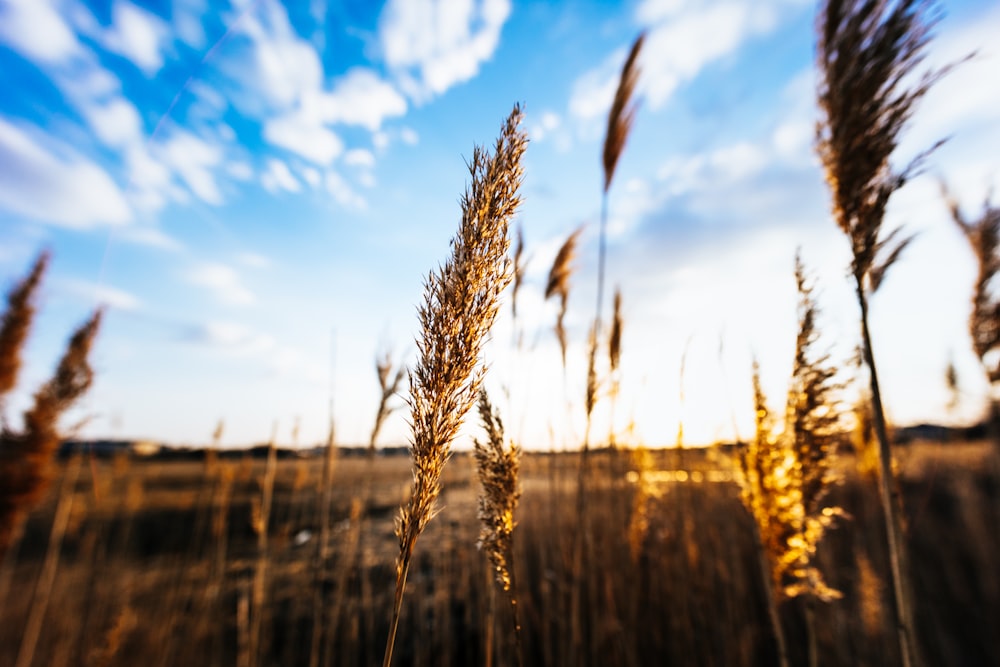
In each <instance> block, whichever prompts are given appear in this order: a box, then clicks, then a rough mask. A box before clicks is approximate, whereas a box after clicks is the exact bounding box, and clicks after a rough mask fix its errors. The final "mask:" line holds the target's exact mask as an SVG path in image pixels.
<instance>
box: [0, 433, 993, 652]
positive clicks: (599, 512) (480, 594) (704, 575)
mask: <svg viewBox="0 0 1000 667" xmlns="http://www.w3.org/2000/svg"><path fill="white" fill-rule="evenodd" d="M987 452H988V446H987V445H985V444H982V443H978V444H977V443H971V444H968V445H965V444H962V443H951V444H929V443H928V444H916V445H911V446H910V447H909V448H908V449H907V450H906V451H905V453H903V454H902V455H901V464H902V465H901V476H900V478H901V482H902V488H903V491H904V494H903V497H904V500H905V510H906V513H907V516H908V517H911V519H910V524H909V531H908V540H907V544H908V547H909V548H910V551H911V556H912V558H911V560H912V564H913V572H914V599H915V601H916V620H917V629H918V633H917V634H918V636H919V637H920V640H921V643H922V648H923V651H924V654H925V655H926V660H927V663H928V664H935V665H962V664H965V665H986V664H992V662H993V661H994V658H995V656H996V655H998V654H1000V653H998V652H1000V638H998V637H997V635H996V633H995V631H994V630H995V628H994V623H995V619H996V618H998V617H1000V616H998V615H1000V581H998V575H997V570H996V567H995V554H996V553H997V549H998V548H1000V540H998V537H997V534H996V530H995V526H996V525H997V522H998V521H1000V516H997V515H996V514H995V510H994V509H993V508H995V507H996V505H995V503H994V502H993V500H995V495H996V494H997V489H998V485H997V482H996V480H995V479H993V478H990V477H988V476H987V475H986V474H985V473H983V472H981V470H982V466H983V464H984V460H985V456H986V454H987ZM622 455H625V454H624V453H623V454H622ZM592 456H593V459H594V466H593V469H594V470H595V471H596V472H595V474H594V477H593V478H592V483H591V487H590V488H591V494H592V498H593V501H592V502H591V503H589V504H588V508H589V515H588V516H587V517H583V518H581V517H577V516H575V515H574V514H573V513H572V512H566V511H564V509H565V508H567V507H572V506H573V503H574V494H575V491H576V488H575V487H576V476H577V465H578V461H577V460H576V458H575V457H574V456H573V455H571V454H564V455H557V456H553V457H550V456H547V455H540V454H531V453H526V454H525V455H524V456H523V458H522V464H521V488H522V496H521V500H520V504H519V505H518V507H517V523H518V525H517V528H516V531H515V536H516V540H515V542H514V552H513V560H514V562H515V563H516V566H517V591H518V606H519V607H520V613H521V625H522V629H521V639H522V644H523V651H524V664H526V665H570V664H573V663H571V662H569V661H568V659H567V657H566V656H568V655H570V654H571V653H573V652H574V648H573V647H572V646H570V645H569V644H570V635H569V632H568V628H567V622H568V621H569V619H570V613H569V600H570V591H571V589H572V587H574V586H584V587H587V588H588V589H591V590H595V591H598V592H599V595H600V599H599V601H598V603H597V604H593V605H589V606H588V607H587V608H586V609H585V610H584V612H585V615H586V617H585V619H584V620H585V622H586V623H587V624H588V626H589V627H591V628H593V633H592V634H591V635H589V636H588V642H589V643H588V646H587V651H586V652H585V654H586V656H587V658H586V660H587V661H588V663H587V664H593V665H647V664H677V665H713V664H714V665H774V664H776V660H775V658H776V649H775V644H774V641H773V638H772V637H773V633H772V628H771V624H770V621H769V617H768V610H767V601H766V596H765V590H764V588H763V586H762V585H761V578H760V575H759V568H758V560H757V554H756V552H755V548H754V542H753V535H752V532H753V525H754V524H753V521H752V520H751V518H750V515H749V514H747V513H746V512H744V511H743V510H742V507H741V501H740V495H739V490H738V488H737V487H736V485H734V484H733V483H732V482H731V481H724V480H725V479H726V477H725V476H721V475H720V476H717V475H716V473H717V472H718V471H720V470H723V469H724V468H722V464H721V463H719V462H718V461H714V460H712V457H711V455H710V454H709V453H707V452H703V451H700V450H686V451H685V452H684V453H683V459H682V460H681V461H680V466H681V469H684V470H687V471H688V472H689V476H688V480H689V481H688V482H687V483H681V482H672V481H667V480H666V479H663V478H662V476H661V478H660V479H655V478H653V481H651V482H649V484H648V491H649V493H648V496H647V499H646V503H647V509H646V512H645V516H646V520H647V521H648V526H647V528H646V529H645V531H644V532H643V534H642V535H641V536H640V537H639V540H638V544H637V550H636V552H635V554H634V557H633V553H632V552H631V551H630V542H629V535H628V533H629V523H630V517H632V516H633V509H632V507H633V505H632V503H633V501H634V499H635V494H636V492H637V485H628V486H623V485H620V484H617V483H616V482H617V480H614V479H611V478H610V476H609V475H607V474H605V473H603V472H601V471H603V470H607V469H610V468H611V466H610V463H611V462H610V461H609V458H610V457H611V456H613V455H612V454H610V453H608V452H605V451H595V452H592ZM648 456H649V457H650V461H649V467H650V469H651V470H654V471H658V470H659V471H662V470H674V469H675V467H674V466H676V465H677V463H678V461H677V460H676V458H675V455H674V454H673V453H672V452H663V451H650V452H648ZM368 465H369V463H368V461H367V460H366V457H364V456H361V455H358V456H351V457H347V456H341V457H340V458H339V459H338V460H337V461H336V463H335V466H334V472H333V483H332V485H331V487H330V488H332V489H333V493H332V494H331V498H330V500H331V507H330V513H329V525H330V532H329V535H328V537H327V544H326V547H327V554H328V558H329V563H328V566H327V567H326V568H324V569H323V570H322V571H321V572H320V573H319V576H318V579H317V572H316V570H315V566H314V564H313V563H312V560H311V554H312V552H313V549H314V548H315V546H316V541H317V540H318V539H319V534H320V527H321V526H320V516H319V514H318V513H317V507H318V505H319V504H320V502H321V497H322V491H321V488H326V487H325V486H324V484H323V483H322V479H323V463H322V460H321V459H318V458H312V459H306V460H302V459H296V458H284V457H282V458H280V459H279V460H278V462H277V469H276V474H275V478H274V487H273V504H272V507H271V520H270V525H269V535H268V545H269V556H268V558H269V564H268V576H267V581H266V587H265V589H264V594H263V601H264V602H263V609H262V626H261V627H262V639H261V643H260V651H261V653H260V657H259V659H258V660H256V661H255V662H254V664H261V665H308V664H312V662H311V660H310V646H311V643H312V637H313V636H314V633H318V634H319V636H320V638H321V639H322V641H321V642H320V646H321V647H322V654H321V655H320V656H318V657H317V664H321V665H371V664H377V663H378V662H379V661H380V660H381V659H382V657H383V651H384V646H385V638H386V635H387V632H388V628H389V619H390V616H391V610H392V603H393V587H394V580H395V568H394V562H393V559H394V555H395V551H396V540H395V537H394V535H393V533H392V518H393V515H394V514H395V512H396V511H397V508H398V507H399V503H400V502H401V501H402V500H403V498H404V497H405V496H406V494H407V492H408V488H409V485H410V483H411V475H410V464H409V461H408V460H407V459H406V458H405V457H378V458H377V459H376V460H375V463H374V470H373V473H374V474H373V475H372V479H373V480H374V482H373V484H372V485H371V488H370V496H369V497H368V498H367V502H366V503H365V508H366V509H365V512H364V513H362V514H359V513H358V512H357V509H356V507H355V505H356V503H355V499H357V498H360V497H362V494H363V493H365V489H364V486H363V482H362V480H363V478H364V476H365V473H366V468H367V466H368ZM841 465H842V466H843V468H844V469H845V470H847V469H850V467H851V465H852V460H851V459H850V457H844V459H843V460H842V461H841ZM71 468H72V462H71V461H64V462H62V463H61V464H60V465H59V467H58V470H57V471H56V474H57V478H56V482H55V484H54V485H53V488H54V489H62V490H63V491H62V493H66V494H72V499H73V502H72V511H71V512H70V514H69V517H68V522H67V529H66V533H65V536H64V538H63V540H62V544H61V555H62V557H61V561H60V565H59V568H58V572H57V574H56V577H55V580H54V584H53V588H52V593H51V602H50V604H49V606H48V611H47V612H46V615H45V618H44V622H43V623H42V630H41V636H40V637H39V641H38V648H37V650H36V655H35V661H34V664H36V665H90V664H93V665H123V666H124V665H136V664H149V665H151V666H152V665H188V664H190V665H196V664H197V665H200V664H212V665H234V664H239V662H238V657H239V656H238V638H239V635H240V632H241V630H240V624H241V623H245V622H247V620H248V619H249V615H245V614H244V615H241V613H240V610H241V608H242V606H243V605H247V606H248V605H249V598H248V596H249V589H250V586H251V583H252V580H253V577H254V568H255V567H256V564H257V554H258V546H257V545H258V537H257V535H256V534H255V532H254V530H253V525H252V523H253V522H252V519H253V506H254V502H255V499H256V498H259V496H260V492H261V488H260V483H261V481H262V480H263V479H264V476H265V468H266V461H265V460H264V459H263V458H256V459H250V458H235V459H234V458H219V459H217V460H216V461H215V463H214V464H212V466H211V467H209V465H207V464H206V463H205V462H204V461H172V462H171V461H144V460H133V459H130V458H128V457H125V456H121V457H118V458H115V459H112V460H107V459H102V460H98V461H96V462H95V465H94V467H93V468H92V469H91V467H90V466H89V465H87V466H84V468H83V472H82V474H81V475H80V477H79V479H78V480H77V481H76V482H75V484H73V485H72V486H71V487H68V488H67V487H66V485H64V484H62V483H61V482H62V478H63V474H64V473H65V472H66V471H67V470H71ZM92 473H93V474H92ZM651 477H653V476H652V475H651ZM720 479H721V480H723V481H715V480H720ZM694 480H698V481H694ZM442 481H443V491H442V495H441V497H440V506H441V508H442V509H441V513H440V514H439V515H438V516H437V517H436V518H435V519H434V521H432V522H431V523H430V524H429V526H428V527H427V531H426V533H425V535H424V536H423V538H422V539H421V546H420V548H419V549H418V550H417V552H416V553H415V555H414V562H413V564H412V566H411V571H410V578H409V583H408V588H407V594H406V598H405V600H404V603H403V612H402V614H401V620H400V627H399V634H398V638H397V641H396V649H395V652H396V657H395V664H400V665H411V664H414V665H415V664H423V665H479V664H486V658H485V645H486V637H487V632H488V630H489V627H490V616H489V611H490V595H491V593H490V590H491V587H492V586H493V581H494V573H495V570H494V566H493V565H492V563H490V562H489V561H487V559H486V558H485V557H484V555H483V554H482V553H481V552H479V551H478V549H477V548H476V542H477V539H478V535H479V531H480V527H479V522H478V521H477V519H476V513H477V497H478V495H479V491H478V483H477V481H476V472H475V462H474V460H473V458H472V457H471V456H469V455H467V454H456V455H455V456H454V457H453V458H452V460H451V461H449V463H448V466H447V467H446V469H445V471H444V474H443V480H442ZM60 496H61V493H58V492H54V493H52V494H51V495H50V496H49V497H48V498H47V500H46V501H44V502H43V504H42V505H41V506H40V507H39V508H38V510H37V511H35V512H33V513H32V515H31V517H30V519H29V521H28V523H27V524H26V530H25V536H24V539H23V540H22V541H21V543H20V546H19V547H18V549H17V553H16V555H15V557H13V558H11V559H10V560H9V563H8V565H7V567H8V568H9V569H7V571H6V572H7V574H6V576H5V577H4V590H2V591H0V594H2V596H3V597H2V600H3V602H2V605H0V608H2V609H3V612H2V619H0V664H11V665H12V664H14V660H15V657H16V655H17V653H18V650H19V648H20V645H21V642H22V637H23V631H24V627H25V621H26V618H27V614H28V609H29V607H30V606H31V604H32V601H33V600H34V598H35V596H36V595H37V592H36V591H37V587H36V581H37V579H38V575H39V573H40V568H41V566H42V562H43V560H44V555H45V553H46V549H47V546H46V545H47V543H48V540H49V533H50V527H51V525H52V521H53V518H54V514H55V512H56V509H57V506H58V505H59V504H60ZM828 502H829V503H831V504H836V505H837V506H840V507H843V508H844V510H845V511H846V512H847V513H848V514H850V515H851V517H852V518H851V519H850V520H849V521H844V522H842V523H841V525H840V526H839V527H838V528H836V529H835V530H832V531H831V532H830V533H829V534H828V535H827V537H826V539H824V541H823V542H822V543H820V545H819V549H818V552H817V554H816V559H815V563H816V565H817V566H818V567H819V568H820V569H821V570H822V571H823V573H824V575H825V576H826V582H827V584H828V585H830V586H831V587H832V588H835V589H837V590H838V591H840V592H841V593H842V595H843V596H842V597H841V598H840V599H836V600H832V601H830V602H828V603H823V604H820V605H817V607H816V612H815V613H816V619H815V628H816V644H817V649H818V653H819V655H820V656H821V658H820V661H819V664H822V665H887V664H895V663H896V661H897V660H896V656H897V655H898V649H897V647H896V644H895V630H894V624H893V621H892V598H891V592H890V591H889V589H888V587H887V584H886V580H887V579H886V577H887V574H888V561H887V554H886V550H885V547H884V544H885V538H884V534H883V532H882V529H881V524H880V514H879V513H880V510H879V504H878V499H877V495H876V490H875V488H874V486H873V485H872V484H871V483H870V482H868V481H866V480H864V479H860V478H857V477H854V476H849V477H848V479H847V481H845V482H844V483H843V484H842V485H838V486H836V487H834V488H833V489H832V490H831V493H830V496H829V497H828ZM580 521H586V522H587V523H588V525H589V526H590V529H591V530H592V531H593V535H594V545H595V549H594V554H593V565H592V567H591V568H589V569H588V570H587V571H586V572H584V573H583V574H582V580H576V579H575V578H574V576H573V572H572V569H571V567H570V566H571V564H572V561H573V555H572V549H573V544H574V540H575V537H574V533H575V531H576V530H577V528H578V524H579V522H580ZM317 593H318V594H319V595H320V596H321V597H322V603H323V605H324V607H325V608H326V609H327V613H326V614H325V615H324V616H317V615H315V614H314V613H313V607H312V598H313V595H314V594H317ZM501 595H502V594H501ZM499 599H500V600H503V598H502V597H500V598H499ZM804 604H805V602H804V600H803V599H796V600H792V601H788V602H786V603H783V604H782V605H781V606H780V607H779V613H780V617H781V619H782V621H783V623H784V624H785V626H786V628H787V630H786V634H787V636H788V639H789V642H788V644H789V645H788V650H789V657H790V660H791V663H792V664H806V653H807V645H806V642H805V634H804V626H803V622H804V621H803V618H804V613H803V609H802V606H803V605H804ZM495 625H496V633H495V635H494V636H495V638H496V639H495V642H494V643H495V651H496V653H497V656H496V659H495V661H494V664H497V665H504V664H514V662H515V661H514V651H515V647H514V630H513V627H514V626H513V619H512V618H511V616H510V613H509V611H508V609H507V605H505V604H497V605H496V618H495Z"/></svg>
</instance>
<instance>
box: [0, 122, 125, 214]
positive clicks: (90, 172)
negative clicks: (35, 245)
mask: <svg viewBox="0 0 1000 667" xmlns="http://www.w3.org/2000/svg"><path fill="white" fill-rule="evenodd" d="M0 207H3V208H6V209H7V210H9V211H11V212H13V213H16V214H20V215H26V216H29V217H32V218H36V219H38V220H41V221H44V222H48V223H52V224H56V225H64V226H67V227H77V228H86V227H93V226H96V225H102V224H112V225H116V224H124V223H127V222H129V221H130V220H131V217H132V213H131V211H130V209H129V206H128V203H127V202H126V201H125V197H124V195H123V194H122V192H121V190H120V189H119V188H118V185H117V184H116V183H115V182H114V181H113V180H112V179H111V177H110V176H108V174H107V173H106V172H105V171H104V170H103V169H101V168H100V167H98V166H97V165H96V164H94V163H92V162H90V161H88V160H87V159H85V158H84V157H82V156H81V155H79V154H77V153H76V152H74V151H72V150H71V149H69V148H66V147H62V150H60V156H59V157H56V156H55V155H53V154H52V153H50V152H48V151H47V150H46V149H44V148H42V147H41V146H40V145H38V144H37V143H35V142H34V141H33V140H32V139H31V138H30V137H29V136H28V135H27V134H25V133H24V132H23V131H22V130H20V129H18V128H17V127H15V126H14V125H11V124H10V123H8V122H6V121H4V120H2V119H0Z"/></svg>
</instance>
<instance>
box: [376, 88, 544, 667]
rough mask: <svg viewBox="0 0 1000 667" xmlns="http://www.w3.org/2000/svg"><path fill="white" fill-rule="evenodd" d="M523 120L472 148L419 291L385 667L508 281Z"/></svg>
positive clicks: (516, 115)
mask: <svg viewBox="0 0 1000 667" xmlns="http://www.w3.org/2000/svg"><path fill="white" fill-rule="evenodd" d="M522 118H523V112H522V111H521V107H520V106H519V105H515V106H514V109H513V111H512V112H511V113H510V116H508V118H507V120H506V122H505V123H504V125H503V127H502V128H501V131H500V137H499V138H498V139H497V142H496V146H495V150H494V152H493V154H492V155H491V154H490V153H489V152H488V151H487V150H484V149H482V148H480V147H478V146H477V147H476V148H475V149H474V150H473V152H472V160H471V161H470V163H469V172H470V174H471V176H472V183H471V185H470V186H469V188H468V189H466V192H465V194H464V196H463V197H462V201H461V205H462V221H461V224H460V226H459V229H458V233H457V235H456V236H455V238H454V239H453V240H452V243H451V256H450V257H449V258H448V259H447V261H446V262H445V264H444V266H442V267H441V268H440V269H438V270H437V271H434V272H431V274H430V275H429V276H428V278H427V282H426V283H425V285H424V299H425V302H424V304H423V305H421V306H420V308H419V311H418V313H419V318H420V328H421V335H420V338H419V340H418V341H417V347H418V356H419V359H418V361H417V365H416V367H415V368H414V370H413V372H412V373H411V375H410V423H411V427H412V435H411V437H412V440H411V455H412V459H413V487H412V489H411V492H410V498H409V500H408V501H407V503H406V505H405V506H404V507H402V508H401V510H400V513H399V518H398V520H397V522H396V537H397V538H398V540H399V555H398V557H397V559H396V593H395V598H394V602H393V611H392V621H391V625H390V629H389V637H388V640H387V641H386V648H385V657H384V660H383V666H384V667H389V665H390V664H391V663H392V650H393V645H394V643H395V639H396V630H397V628H398V625H399V614H400V609H401V607H402V602H403V591H404V589H405V587H406V575H407V572H408V570H409V567H410V561H411V559H412V557H413V549H414V547H415V546H416V542H417V538H418V537H419V536H420V534H421V533H422V532H423V530H424V528H426V527H427V524H428V522H429V521H430V520H431V519H432V518H433V517H434V515H435V514H436V512H437V510H436V503H437V498H438V496H439V495H440V493H441V472H442V470H443V469H444V465H445V463H446V462H447V460H448V458H449V456H450V454H451V443H452V441H453V440H454V438H455V436H456V435H457V433H458V430H459V428H460V427H461V425H462V422H463V420H464V418H465V415H466V413H467V412H468V411H469V409H470V408H471V407H472V405H473V404H474V403H475V401H476V399H477V397H478V394H479V389H480V387H481V385H482V381H483V376H484V374H485V372H486V370H485V368H484V367H483V366H482V365H481V364H480V358H479V357H480V351H481V349H482V346H483V343H484V342H485V340H486V337H487V335H488V334H489V331H490V328H491V327H492V325H493V321H494V319H495V318H496V314H497V309H498V308H499V305H500V304H499V299H500V294H501V292H503V290H504V289H505V288H506V287H507V285H508V284H509V283H510V280H511V269H510V258H509V256H508V252H509V249H510V235H509V225H510V220H511V219H512V218H513V216H514V214H515V212H516V211H517V209H518V207H519V206H520V203H521V199H520V195H519V190H520V186H521V181H522V178H523V168H522V166H521V159H522V156H523V155H524V151H525V148H526V146H527V141H528V140H527V135H526V134H525V133H524V131H523V130H522V129H521V128H520V125H521V121H522Z"/></svg>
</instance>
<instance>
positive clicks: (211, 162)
mask: <svg viewBox="0 0 1000 667" xmlns="http://www.w3.org/2000/svg"><path fill="white" fill-rule="evenodd" d="M156 152H157V154H158V155H159V156H160V157H161V159H162V161H163V162H164V163H165V164H167V165H169V166H170V168H171V169H172V170H173V172H174V173H175V174H176V175H177V177H178V178H179V179H180V180H181V181H182V182H183V183H184V184H185V185H186V186H187V187H188V189H190V190H191V192H192V193H194V195H195V196H197V197H198V198H199V199H201V200H202V201H204V202H206V203H208V204H221V203H222V201H223V200H222V193H221V192H220V190H219V185H218V183H217V182H216V177H215V170H216V168H217V167H218V166H219V165H220V164H221V163H222V156H223V151H222V147H221V146H219V145H218V144H217V143H210V142H208V141H205V140H204V139H201V138H199V137H197V136H195V135H194V134H192V133H190V132H187V131H186V130H177V131H176V132H174V133H173V135H172V136H171V137H170V138H169V139H167V140H166V141H164V142H163V144H162V145H160V146H157V151H156Z"/></svg>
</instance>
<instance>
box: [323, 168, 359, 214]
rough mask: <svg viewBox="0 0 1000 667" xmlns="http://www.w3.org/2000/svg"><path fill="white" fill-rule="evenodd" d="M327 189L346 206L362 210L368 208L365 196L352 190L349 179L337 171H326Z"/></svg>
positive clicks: (337, 200)
mask: <svg viewBox="0 0 1000 667" xmlns="http://www.w3.org/2000/svg"><path fill="white" fill-rule="evenodd" d="M326 191H327V192H329V193H330V195H331V196H332V197H333V199H334V200H335V201H336V202H337V203H338V204H340V205H341V206H343V207H344V208H353V209H360V210H363V209H366V208H368V202H366V201H365V199H364V197H362V196H361V195H359V194H358V193H356V192H355V191H354V190H352V189H351V186H350V185H348V184H347V181H345V180H344V179H343V178H341V176H340V174H338V173H337V172H335V171H328V172H327V173H326Z"/></svg>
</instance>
